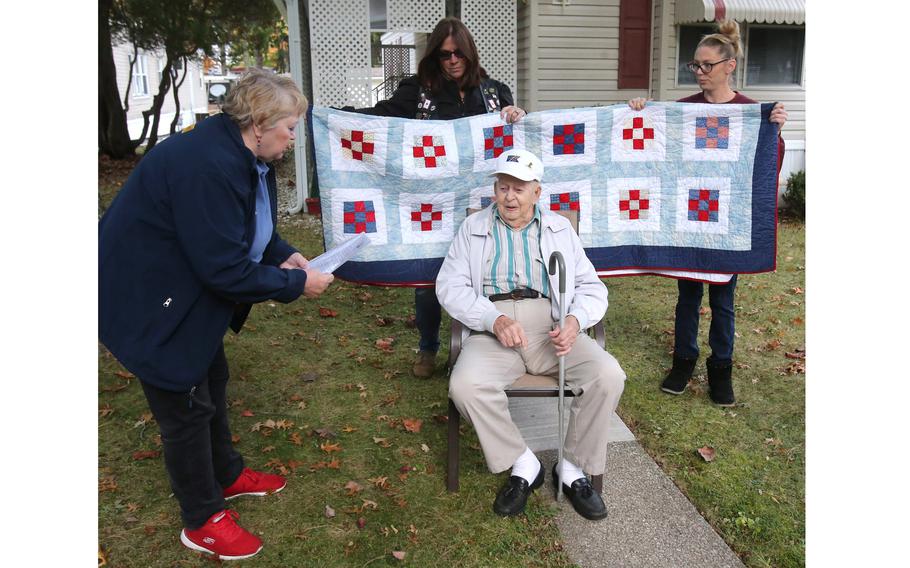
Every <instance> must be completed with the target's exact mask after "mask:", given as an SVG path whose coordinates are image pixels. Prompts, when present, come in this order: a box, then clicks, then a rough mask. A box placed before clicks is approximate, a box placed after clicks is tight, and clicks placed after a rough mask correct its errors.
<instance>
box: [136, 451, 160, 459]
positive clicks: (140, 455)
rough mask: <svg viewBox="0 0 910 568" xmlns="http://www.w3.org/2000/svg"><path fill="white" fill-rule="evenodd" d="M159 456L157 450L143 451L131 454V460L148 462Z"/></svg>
mask: <svg viewBox="0 0 910 568" xmlns="http://www.w3.org/2000/svg"><path fill="white" fill-rule="evenodd" d="M160 455H161V452H160V451H158V450H143V451H141V452H133V459H134V460H136V461H139V460H149V459H155V458H157V457H158V456H160Z"/></svg>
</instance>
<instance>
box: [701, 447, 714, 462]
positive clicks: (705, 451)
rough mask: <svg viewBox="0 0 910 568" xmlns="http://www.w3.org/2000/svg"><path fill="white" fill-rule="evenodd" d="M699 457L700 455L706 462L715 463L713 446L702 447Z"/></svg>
mask: <svg viewBox="0 0 910 568" xmlns="http://www.w3.org/2000/svg"><path fill="white" fill-rule="evenodd" d="M698 455H700V456H701V457H702V459H704V460H705V461H706V462H711V461H714V448H712V447H711V446H702V447H700V448H698Z"/></svg>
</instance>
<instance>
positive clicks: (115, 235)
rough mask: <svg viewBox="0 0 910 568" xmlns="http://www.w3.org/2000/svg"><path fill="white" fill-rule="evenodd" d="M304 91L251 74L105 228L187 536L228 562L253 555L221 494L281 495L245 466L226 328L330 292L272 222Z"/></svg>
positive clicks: (109, 274)
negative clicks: (232, 419)
mask: <svg viewBox="0 0 910 568" xmlns="http://www.w3.org/2000/svg"><path fill="white" fill-rule="evenodd" d="M306 105H307V102H306V99H305V98H304V97H303V95H302V94H301V93H300V91H299V90H298V89H297V87H296V85H294V83H293V81H291V80H290V79H287V78H284V77H279V76H277V75H274V74H271V73H267V72H264V71H258V70H254V71H251V72H249V73H248V74H247V75H245V76H244V77H243V78H242V79H241V80H240V81H238V82H237V84H236V85H235V86H234V87H233V88H232V90H231V92H230V94H229V95H228V97H227V100H226V101H225V104H224V108H223V111H224V112H223V113H222V114H219V115H216V116H213V117H210V118H207V119H206V120H204V121H202V122H201V123H199V125H197V126H196V127H195V128H194V129H193V130H191V131H189V132H188V133H184V134H179V135H176V136H172V137H171V138H169V139H167V140H165V141H164V142H162V143H161V144H159V145H158V146H156V147H155V148H154V149H153V150H152V151H150V152H149V153H148V155H146V156H145V157H143V159H142V160H141V161H140V162H139V165H138V166H137V167H136V169H135V170H134V171H133V172H132V174H130V177H129V178H128V179H127V181H126V183H125V184H124V186H123V188H122V189H121V190H120V193H119V194H118V196H117V197H116V199H114V201H113V203H112V204H111V206H110V208H109V209H108V210H107V212H106V213H105V215H104V217H103V218H102V219H101V222H100V224H99V259H98V260H99V278H98V283H99V286H98V287H99V334H100V337H101V341H102V342H103V343H104V345H105V346H107V348H108V349H110V351H111V353H113V354H114V355H115V356H116V357H117V359H118V360H119V361H120V362H121V363H122V364H123V365H124V366H125V367H126V368H127V369H129V370H130V371H132V372H133V373H134V374H135V375H136V376H137V377H138V378H139V379H140V381H141V384H142V388H143V390H144V392H145V395H146V399H147V400H148V403H149V407H150V409H151V411H152V413H153V415H154V416H155V419H156V421H157V422H158V424H159V427H160V429H161V439H162V442H163V445H164V457H165V465H166V467H167V471H168V475H169V477H170V481H171V486H172V488H173V490H174V495H175V496H176V497H177V500H178V501H179V502H180V509H181V515H182V518H183V522H184V525H185V528H184V530H183V532H182V533H181V541H182V542H183V543H184V544H185V545H186V546H188V547H189V548H192V549H194V550H199V551H202V552H206V553H209V554H212V555H215V556H217V557H220V558H224V559H236V558H246V557H248V556H252V555H253V554H256V553H257V552H258V551H259V550H260V549H261V548H262V544H261V541H260V540H259V538H257V537H256V536H254V535H252V534H251V533H248V532H247V531H245V530H244V529H242V528H240V527H239V526H238V525H236V520H237V518H238V517H237V514H236V513H235V512H233V511H229V510H225V499H230V498H233V497H237V496H239V495H265V494H267V493H272V492H275V491H280V490H281V489H282V488H283V487H284V484H285V481H284V479H283V478H281V477H279V476H277V475H270V474H264V473H259V472H255V471H253V470H251V469H249V468H246V467H244V464H243V458H242V457H241V456H240V454H238V453H237V452H236V451H235V450H234V449H233V447H232V445H231V433H230V429H229V426H228V421H227V409H226V404H225V401H226V386H227V379H228V366H227V361H226V359H225V356H224V347H223V343H222V341H223V336H224V333H225V332H226V331H227V329H228V327H231V328H232V329H233V330H234V331H235V332H236V331H239V330H240V328H241V326H242V325H243V321H244V320H245V319H246V316H247V314H248V313H249V310H250V307H251V304H253V303H256V302H261V301H264V300H277V301H279V302H291V301H293V300H295V299H297V298H298V297H299V296H300V295H301V294H303V295H305V296H307V297H315V296H318V295H319V294H321V293H322V292H323V291H324V290H325V289H326V287H327V286H328V285H329V283H330V282H331V281H332V279H333V277H332V276H331V275H330V274H323V273H321V272H319V271H316V270H312V269H309V268H308V267H307V264H308V263H307V260H306V259H305V258H304V257H303V256H302V255H301V254H300V253H299V252H297V251H296V250H295V249H294V248H293V247H292V246H290V245H289V244H288V243H286V242H285V241H283V240H282V239H281V237H280V236H279V235H278V232H277V231H276V226H277V215H276V209H277V194H276V184H275V172H274V169H273V168H272V167H271V166H269V165H267V162H271V161H274V160H276V159H279V158H280V157H281V156H282V155H283V153H284V151H285V150H286V149H287V148H288V146H289V145H290V144H291V143H292V142H293V141H294V138H295V133H294V131H295V128H296V126H297V123H298V121H299V119H300V116H301V115H302V114H303V112H304V111H305V110H306Z"/></svg>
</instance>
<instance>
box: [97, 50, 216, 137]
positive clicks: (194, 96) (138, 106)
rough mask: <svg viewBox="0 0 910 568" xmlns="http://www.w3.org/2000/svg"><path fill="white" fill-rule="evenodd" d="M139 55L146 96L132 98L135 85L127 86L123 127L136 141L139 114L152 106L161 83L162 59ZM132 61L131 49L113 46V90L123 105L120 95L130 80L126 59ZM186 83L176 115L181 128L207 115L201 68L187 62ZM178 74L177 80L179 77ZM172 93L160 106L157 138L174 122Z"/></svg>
mask: <svg viewBox="0 0 910 568" xmlns="http://www.w3.org/2000/svg"><path fill="white" fill-rule="evenodd" d="M139 53H140V55H143V54H144V55H145V56H146V70H147V73H148V83H149V94H148V95H144V96H136V95H135V92H136V85H135V83H133V84H132V85H131V86H130V95H129V100H128V103H129V110H128V111H127V113H126V119H127V125H128V126H129V130H130V136H131V137H133V138H138V137H139V134H140V133H141V132H142V124H143V119H142V112H143V111H145V110H148V109H149V108H151V106H152V99H153V98H154V96H155V94H156V93H157V92H158V83H159V82H160V81H161V75H160V73H159V72H158V67H159V60H161V59H162V57H163V56H160V57H159V55H157V54H155V53H149V52H143V51H141V50H140V52H139ZM132 57H133V48H132V46H131V45H129V44H119V45H114V65H115V66H116V67H117V88H118V90H119V91H120V101H121V103H122V102H123V94H124V93H125V92H126V88H127V84H128V83H129V79H130V58H132ZM187 67H188V69H189V71H188V72H187V76H186V79H185V80H184V81H183V84H182V85H181V86H180V92H179V94H180V111H181V114H183V115H184V121H183V126H187V125H188V124H192V122H193V120H190V118H191V116H192V115H193V114H194V113H197V112H200V113H201V112H207V111H208V98H207V94H206V91H205V87H204V86H203V84H202V65H201V64H200V63H198V62H195V61H188V62H187ZM182 73H183V72H182V71H181V76H182ZM175 109H176V106H175V105H174V95H173V92H168V95H167V97H165V99H164V103H163V104H162V106H161V123H160V124H159V128H158V134H159V136H163V135H167V134H168V133H169V132H170V127H171V121H172V120H173V118H174V111H175Z"/></svg>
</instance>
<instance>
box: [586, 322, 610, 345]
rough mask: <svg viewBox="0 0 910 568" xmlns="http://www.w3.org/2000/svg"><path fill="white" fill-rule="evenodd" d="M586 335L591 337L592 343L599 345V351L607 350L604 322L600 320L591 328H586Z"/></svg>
mask: <svg viewBox="0 0 910 568" xmlns="http://www.w3.org/2000/svg"><path fill="white" fill-rule="evenodd" d="M588 335H590V336H591V337H593V338H594V341H596V342H597V344H598V345H600V348H601V349H606V348H607V338H606V335H607V334H606V332H605V331H604V322H603V320H600V321H599V322H597V323H596V324H594V325H593V326H591V327H589V328H588Z"/></svg>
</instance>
